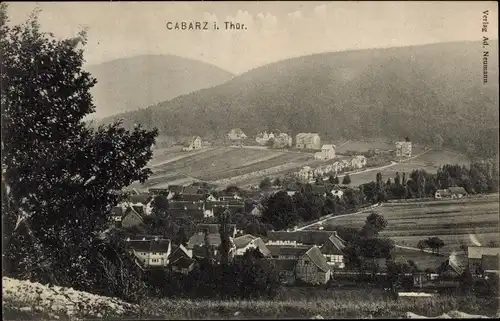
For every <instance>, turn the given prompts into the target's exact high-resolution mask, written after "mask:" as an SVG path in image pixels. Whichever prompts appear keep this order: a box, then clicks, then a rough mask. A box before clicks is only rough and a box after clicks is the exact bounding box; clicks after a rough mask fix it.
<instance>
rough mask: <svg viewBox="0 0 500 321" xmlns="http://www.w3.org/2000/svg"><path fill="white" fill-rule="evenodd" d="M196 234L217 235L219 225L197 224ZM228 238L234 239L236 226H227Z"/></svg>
mask: <svg viewBox="0 0 500 321" xmlns="http://www.w3.org/2000/svg"><path fill="white" fill-rule="evenodd" d="M196 232H197V233H205V232H208V234H217V235H218V234H219V224H198V225H197V226H196ZM229 236H231V237H232V238H234V237H235V236H236V224H229Z"/></svg>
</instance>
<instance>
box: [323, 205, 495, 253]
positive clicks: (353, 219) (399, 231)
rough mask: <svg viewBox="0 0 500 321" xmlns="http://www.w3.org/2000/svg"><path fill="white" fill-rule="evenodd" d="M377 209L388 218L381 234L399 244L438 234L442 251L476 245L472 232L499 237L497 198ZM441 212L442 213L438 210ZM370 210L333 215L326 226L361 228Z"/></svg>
mask: <svg viewBox="0 0 500 321" xmlns="http://www.w3.org/2000/svg"><path fill="white" fill-rule="evenodd" d="M374 212H376V213H378V214H381V215H383V216H384V218H385V219H386V220H387V222H388V225H387V228H386V229H385V230H384V231H382V232H381V235H383V236H387V237H390V238H391V239H393V240H394V241H395V242H396V244H399V245H402V244H405V245H408V246H416V245H417V243H418V241H419V240H422V239H425V238H427V237H432V236H437V237H439V238H441V239H443V241H444V242H445V244H446V245H445V247H444V248H443V251H452V250H457V249H458V247H459V245H460V243H462V242H463V243H465V244H468V245H474V244H473V242H472V241H471V240H470V238H469V234H473V235H475V236H477V238H478V239H479V240H480V242H484V244H483V245H486V243H487V242H489V241H492V240H497V241H498V240H499V223H500V218H499V203H498V199H497V198H496V197H483V198H471V199H462V200H454V201H432V202H422V203H406V204H404V205H402V204H384V205H383V206H381V207H378V208H376V209H375V210H374ZM439 212H442V213H439ZM367 216H368V213H360V214H355V215H349V216H343V217H339V218H335V217H334V218H332V219H330V220H328V221H326V222H325V223H323V226H324V227H325V229H331V228H334V227H335V226H346V227H358V228H359V227H361V226H363V224H364V222H365V220H366V217H367Z"/></svg>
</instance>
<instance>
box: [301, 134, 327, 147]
mask: <svg viewBox="0 0 500 321" xmlns="http://www.w3.org/2000/svg"><path fill="white" fill-rule="evenodd" d="M295 146H296V147H297V148H304V149H320V148H321V140H320V137H319V135H318V134H315V133H299V134H297V136H295Z"/></svg>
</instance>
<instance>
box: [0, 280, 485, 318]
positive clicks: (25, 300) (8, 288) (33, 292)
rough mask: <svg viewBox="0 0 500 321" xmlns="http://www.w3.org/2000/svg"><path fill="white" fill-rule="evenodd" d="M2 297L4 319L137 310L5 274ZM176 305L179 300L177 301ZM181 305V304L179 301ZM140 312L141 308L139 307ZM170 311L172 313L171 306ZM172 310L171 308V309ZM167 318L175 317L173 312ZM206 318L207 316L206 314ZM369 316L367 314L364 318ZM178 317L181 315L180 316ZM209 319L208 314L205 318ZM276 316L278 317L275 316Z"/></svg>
mask: <svg viewBox="0 0 500 321" xmlns="http://www.w3.org/2000/svg"><path fill="white" fill-rule="evenodd" d="M2 296H3V299H2V300H3V302H2V303H3V309H4V311H8V313H4V315H3V316H4V319H6V320H27V319H37V320H43V319H45V320H61V321H62V320H78V319H103V318H117V319H120V318H125V317H126V318H127V319H130V318H132V319H134V318H140V317H141V313H139V311H140V310H141V309H140V307H139V306H137V305H133V304H130V303H126V302H123V301H121V300H119V299H116V298H110V297H104V296H99V295H95V294H91V293H87V292H81V291H76V290H74V289H72V288H63V287H59V286H48V285H43V284H40V283H37V282H30V281H21V280H17V279H12V278H8V277H3V278H2ZM179 304H180V303H179ZM169 305H171V307H174V306H176V304H175V302H173V301H172V302H170V304H169ZM181 305H182V304H181ZM142 310H143V311H142V312H143V313H144V312H146V314H148V313H147V311H144V309H142ZM168 310H170V312H173V311H172V310H171V309H168ZM174 310H175V309H174ZM156 312H158V313H160V314H161V315H157V314H155V313H151V316H156V318H158V317H161V318H164V319H171V318H170V317H169V315H166V314H168V311H160V309H158V310H157V311H156ZM173 314H174V315H172V316H171V317H172V318H173V319H176V317H175V313H173ZM248 314H249V312H248V311H246V313H241V312H239V311H237V312H236V313H234V312H231V313H230V315H228V316H227V317H224V318H227V319H247V318H256V317H258V316H257V315H251V316H250V315H248ZM255 314H258V312H257V311H256V313H255ZM142 317H144V314H142ZM207 317H208V316H207ZM370 317H371V316H369V315H367V316H366V318H370ZM430 317H431V318H438V319H456V318H460V319H461V318H488V317H486V316H482V315H473V314H467V313H463V312H459V311H456V310H452V311H449V312H448V313H444V314H442V315H439V316H430ZM180 318H181V319H182V317H180ZM208 318H209V317H208ZM278 318H279V317H278ZM305 318H310V319H323V318H324V319H327V318H330V316H327V315H326V314H325V315H315V316H311V315H309V316H305ZM400 318H407V319H425V318H428V317H426V316H423V315H418V314H415V313H412V312H406V313H404V314H402V315H400Z"/></svg>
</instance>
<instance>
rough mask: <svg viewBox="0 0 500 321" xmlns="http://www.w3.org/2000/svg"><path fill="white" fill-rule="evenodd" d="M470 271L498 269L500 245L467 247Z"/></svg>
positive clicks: (480, 272)
mask: <svg viewBox="0 0 500 321" xmlns="http://www.w3.org/2000/svg"><path fill="white" fill-rule="evenodd" d="M467 258H468V265H469V271H471V273H472V274H482V272H484V271H487V270H498V268H499V267H498V266H499V259H500V247H488V246H469V247H468V249H467Z"/></svg>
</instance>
